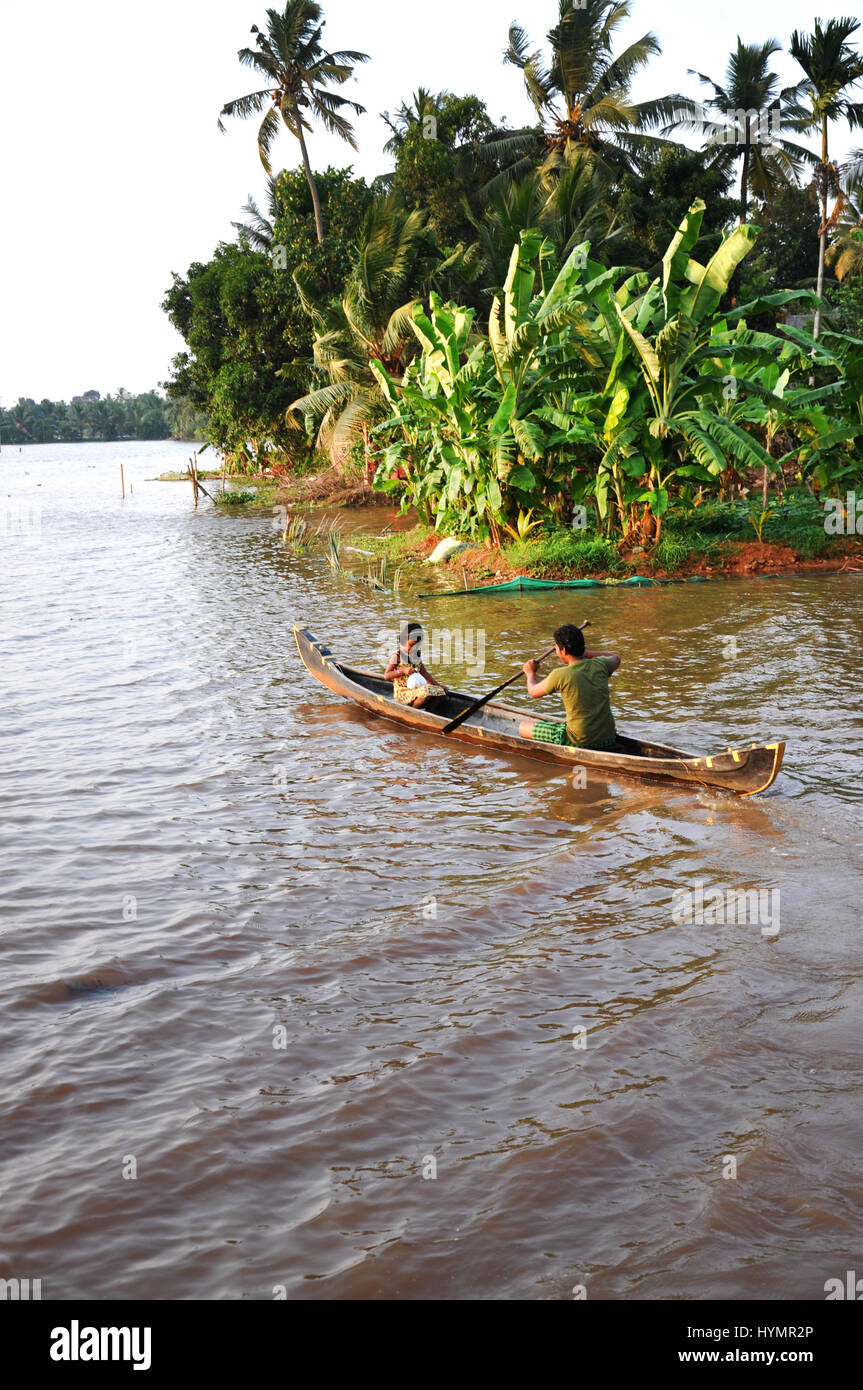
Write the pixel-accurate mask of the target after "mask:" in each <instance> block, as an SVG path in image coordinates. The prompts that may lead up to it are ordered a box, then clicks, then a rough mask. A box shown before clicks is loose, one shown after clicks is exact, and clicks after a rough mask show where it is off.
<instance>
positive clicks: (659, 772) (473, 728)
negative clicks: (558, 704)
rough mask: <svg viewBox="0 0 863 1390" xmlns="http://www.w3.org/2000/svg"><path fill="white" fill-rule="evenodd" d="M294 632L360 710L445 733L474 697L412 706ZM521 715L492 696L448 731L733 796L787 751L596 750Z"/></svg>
mask: <svg viewBox="0 0 863 1390" xmlns="http://www.w3.org/2000/svg"><path fill="white" fill-rule="evenodd" d="M294 636H295V638H296V641H297V648H298V650H299V653H300V657H301V659H302V661H303V664H304V666H305V667H306V669H307V670H308V671H310V672H311V674H312V675H313V676H314V677H315V679H316V680H319V681H320V682H321V684H322V685H325V686H327V688H328V689H329V690H332V691H334V693H335V694H336V695H342V696H344V698H345V699H346V700H351V701H353V703H354V704H355V705H359V706H360V708H361V709H364V710H368V712H369V713H370V714H381V715H383V716H384V718H385V719H391V720H393V721H394V722H395V723H396V724H402V725H405V726H406V727H407V728H410V729H415V730H416V731H417V732H419V733H426V734H437V735H438V736H439V737H443V735H442V733H441V731H442V729H443V726H444V725H445V724H446V723H448V721H449V720H450V719H454V718H455V716H456V715H457V714H460V713H461V712H462V710H464V709H466V708H467V707H468V706H469V705H471V704H473V702H474V700H475V699H476V698H477V697H476V696H475V695H463V694H459V693H457V692H456V691H451V692H450V694H449V696H448V698H447V699H446V700H441V701H435V703H434V705H430V706H429V707H428V708H426V709H412V708H411V707H410V706H409V705H401V704H398V703H397V701H395V700H394V699H393V687H392V683H391V682H390V681H385V680H384V679H383V676H376V675H372V674H370V673H369V672H367V671H357V670H354V668H353V667H351V666H344V665H343V664H342V663H341V662H340V661H336V659H335V657H334V656H333V654H332V652H331V651H330V649H329V647H326V646H325V645H324V644H323V642H319V641H318V640H317V638H316V637H314V636H313V635H312V634H311V633H310V632H308V631H307V630H306V629H305V628H302V627H300V626H299V625H295V626H294ZM525 718H536V710H535V709H534V710H532V711H530V712H529V713H528V712H526V711H524V710H518V709H514V708H512V706H510V705H504V704H499V703H496V702H495V701H492V702H490V703H489V704H487V705H485V706H484V707H483V708H482V709H481V710H478V711H477V713H476V714H475V715H472V716H471V718H470V719H466V720H465V722H464V723H463V724H460V725H459V727H458V728H457V729H455V730H454V731H453V733H452V734H449V735H446V737H447V738H451V739H453V740H456V741H458V742H459V743H474V744H478V745H479V746H480V747H482V748H495V749H500V750H501V751H503V752H507V753H520V754H521V755H522V756H525V757H528V758H533V759H535V760H538V761H539V762H545V763H558V764H559V765H560V766H562V767H565V768H569V769H574V768H576V767H583V768H584V769H585V771H586V775H587V776H588V777H589V776H590V774H591V772H593V773H595V774H596V775H597V776H599V777H605V776H621V777H638V778H640V779H642V780H647V781H651V782H689V783H695V784H696V785H698V786H702V787H711V788H713V787H715V788H718V789H720V790H722V791H729V792H735V793H736V794H737V795H738V796H754V795H755V793H756V792H763V791H766V790H767V788H768V787H769V786H770V785H771V784H772V783H773V782H774V781H775V780H776V776H777V774H778V772H779V769H780V767H781V766H782V758H783V756H784V754H785V744H784V743H766V744H757V743H756V744H753V745H752V747H751V748H729V749H728V751H727V752H725V753H714V754H713V755H712V756H711V757H703V758H702V757H697V756H696V755H695V754H693V753H681V752H680V751H679V750H678V749H676V748H664V747H663V746H662V745H661V744H658V743H648V742H645V741H644V740H643V739H637V738H627V737H625V736H624V735H621V736H620V737H619V738H618V740H617V744H616V745H615V747H614V748H612V749H608V750H606V751H603V752H594V751H593V750H591V749H587V748H566V747H558V746H557V745H555V744H550V743H535V742H534V741H533V739H527V738H521V737H520V735H519V732H518V726H519V724H520V722H521V720H522V719H525Z"/></svg>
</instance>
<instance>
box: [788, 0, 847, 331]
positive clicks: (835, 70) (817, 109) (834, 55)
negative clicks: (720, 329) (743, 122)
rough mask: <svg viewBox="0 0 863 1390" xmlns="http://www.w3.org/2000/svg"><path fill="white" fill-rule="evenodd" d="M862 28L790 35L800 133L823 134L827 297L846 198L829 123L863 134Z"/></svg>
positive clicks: (836, 24) (839, 26)
mask: <svg viewBox="0 0 863 1390" xmlns="http://www.w3.org/2000/svg"><path fill="white" fill-rule="evenodd" d="M859 28H860V21H859V19H853V18H850V17H848V16H845V17H844V18H842V19H828V20H827V22H826V23H824V22H823V21H822V20H820V19H816V21H815V29H814V31H813V32H812V33H811V34H803V33H801V32H800V31H799V30H797V29H795V31H794V33H793V34H792V35H791V44H790V51H791V55H792V57H794V58H795V59H796V60H797V62H798V63H799V64H800V67H801V68H802V69H803V71H804V73H805V74H806V80H805V82H803V83H801V86H802V87H804V88H805V92H804V94H803V95H802V96H801V99H800V101H799V103H798V110H797V128H798V129H799V130H816V129H817V130H820V132H821V159H820V162H819V164H818V167H817V170H816V175H815V178H816V189H817V193H818V200H819V202H820V204H821V225H820V227H819V229H818V286H817V292H818V294H819V295H822V294H823V293H824V262H825V257H826V253H827V237H828V234H829V232H830V230H831V228H832V227H833V226H835V225H836V223H837V222H838V220H839V218H840V217H841V215H842V211H843V207H844V198H843V194H842V188H841V184H840V181H839V170H838V169H837V167H836V165H835V164H834V163H832V162H831V160H830V146H829V138H830V123H831V121H841V120H845V121H847V123H848V125H849V126H850V127H851V128H852V130H853V129H855V128H863V103H861V102H859V101H854V100H853V98H852V91H853V89H854V87H856V86H857V84H858V83H859V82H860V81H861V79H863V55H861V54H860V53H859V52H858V51H857V50H856V49H855V48H853V47H852V45H851V44H850V43H849V42H848V40H849V39H850V38H851V36H852V35H853V34H856V33H857V31H858V29H859ZM831 193H832V194H835V196H836V203H835V205H834V207H833V211H832V213H831V214H830V216H829V217H828V215H827V199H828V197H829V196H830V194H831ZM820 328H821V309H820V307H819V309H818V310H817V312H816V314H815V326H814V328H813V332H812V336H813V337H815V338H817V337H818V334H819V331H820Z"/></svg>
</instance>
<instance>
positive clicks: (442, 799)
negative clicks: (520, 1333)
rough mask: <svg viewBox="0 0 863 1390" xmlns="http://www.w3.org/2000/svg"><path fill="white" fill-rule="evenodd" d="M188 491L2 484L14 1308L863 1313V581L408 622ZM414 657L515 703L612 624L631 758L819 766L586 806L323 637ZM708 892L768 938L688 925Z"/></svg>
mask: <svg viewBox="0 0 863 1390" xmlns="http://www.w3.org/2000/svg"><path fill="white" fill-rule="evenodd" d="M188 452H189V449H188V446H183V445H161V444H143V445H83V446H71V445H70V446H58V445H53V446H46V447H40V446H32V447H29V448H25V449H24V450H23V452H22V453H20V454H19V453H18V451H17V449H16V450H14V451H13V450H12V449H10V448H9V446H8V445H6V446H4V448H3V451H2V454H0V482H2V485H3V486H2V494H3V500H4V505H5V507H6V516H7V523H6V531H5V534H4V539H3V552H4V576H3V584H2V603H3V622H2V627H0V669H2V677H3V681H2V684H3V692H4V698H3V720H2V726H0V743H2V757H0V835H2V844H0V909H2V926H0V1035H2V1044H0V1117H2V1118H0V1126H2V1128H1V1129H0V1278H7V1279H10V1278H19V1279H25V1278H29V1279H36V1278H40V1279H41V1280H42V1297H43V1298H45V1299H57V1298H93V1299H105V1298H111V1297H117V1298H124V1299H127V1298H146V1299H152V1298H177V1299H190V1298H206V1299H239V1298H247V1299H272V1298H273V1297H274V1296H278V1294H280V1293H282V1292H284V1293H285V1294H286V1296H287V1297H288V1298H289V1299H303V1298H434V1299H440V1298H448V1297H455V1298H471V1299H474V1298H477V1299H511V1298H525V1299H571V1298H572V1297H573V1296H574V1290H575V1291H576V1293H578V1292H579V1291H580V1290H585V1291H586V1294H587V1297H588V1299H650V1298H659V1299H708V1298H712V1297H721V1298H732V1299H754V1298H768V1299H779V1298H795V1299H823V1298H824V1284H825V1281H826V1280H827V1279H830V1278H836V1277H838V1278H842V1279H844V1277H845V1273H846V1271H847V1270H849V1269H858V1270H863V1243H861V1215H863V1171H861V1160H860V1151H861V1142H860V1130H861V1125H860V1114H861V1099H863V1081H861V1070H860V1047H859V1038H860V1018H861V1004H863V984H861V979H863V970H861V959H863V946H861V925H860V910H859V902H860V891H861V874H860V864H861V852H863V798H862V797H861V777H863V728H861V712H863V699H861V691H860V682H859V676H858V662H859V658H860V649H861V629H863V620H861V599H863V576H861V575H856V576H855V575H846V576H833V577H827V578H822V577H817V578H809V577H800V578H797V577H792V578H781V579H771V580H752V581H748V580H739V581H728V582H718V583H712V584H703V585H684V586H675V587H669V588H655V589H649V590H635V591H624V590H618V591H609V590H597V591H588V592H585V593H583V594H575V595H570V594H563V593H549V594H541V595H536V596H527V595H525V596H524V597H517V596H507V597H500V598H492V597H489V598H484V599H483V598H479V599H477V598H462V599H457V598H444V599H440V600H437V601H434V602H426V601H418V600H413V601H408V600H405V599H403V598H401V597H400V596H397V597H395V598H394V597H392V596H390V595H387V594H380V593H373V592H371V591H369V590H368V589H366V588H365V587H364V586H362V585H361V584H359V583H356V582H351V581H349V580H346V579H340V578H338V577H335V576H333V575H331V574H330V572H329V570H328V569H327V568H326V567H325V566H324V565H323V564H322V563H321V562H320V561H319V560H318V559H316V558H315V557H314V556H313V555H311V554H309V555H307V556H305V557H301V558H296V557H294V556H291V554H290V553H289V552H287V551H286V550H285V548H284V546H283V545H282V543H281V539H280V534H279V530H278V529H277V528H276V525H275V524H274V520H275V519H274V518H272V517H271V516H268V515H260V514H259V515H257V516H254V515H248V514H237V515H222V514H220V513H217V512H216V510H215V509H214V508H213V507H212V506H211V505H210V504H209V503H208V502H202V505H201V506H200V507H199V509H198V511H197V513H194V512H193V511H192V507H191V495H190V488H189V487H188V486H186V485H181V484H167V483H162V484H160V483H156V482H149V481H147V480H148V479H151V478H153V477H154V475H155V474H157V473H160V472H162V471H164V470H165V469H167V468H171V467H173V468H182V467H184V465H185V459H186V457H187V455H188ZM121 460H122V461H123V462H124V464H125V473H126V486H127V497H126V500H125V501H122V500H121V498H120V489H119V462H120V461H121ZM202 462H203V461H202ZM130 483H131V484H132V488H133V491H132V492H131V494H130V493H129V484H130ZM383 519H384V514H383V513H382V514H379V515H377V516H375V517H374V518H369V517H365V516H362V517H361V516H356V517H353V518H351V517H347V518H346V519H345V524H346V525H348V526H350V527H354V528H361V527H368V526H369V525H371V524H374V525H375V526H378V525H380V524H381V522H382V520H383ZM414 616H415V617H418V618H420V619H422V620H423V621H424V622H425V623H426V625H427V628H428V629H435V628H444V627H446V628H449V629H451V630H464V629H469V630H470V632H471V634H472V636H471V641H473V642H474V644H476V642H477V641H478V640H479V637H478V634H481V635H482V638H483V640H484V642H485V664H484V669H483V670H482V671H480V670H478V669H477V664H476V662H474V663H473V665H472V669H471V671H470V672H468V671H467V670H466V665H467V664H468V663H467V661H466V660H465V661H463V662H462V664H461V665H460V666H459V665H450V666H447V667H446V668H445V669H444V668H442V667H441V668H438V670H439V674H441V676H442V678H443V679H445V680H446V681H447V683H448V684H450V685H452V686H455V687H458V688H464V689H469V690H472V691H475V692H477V693H478V694H479V693H481V692H482V691H484V690H486V689H489V688H491V686H493V685H495V684H497V683H498V682H499V681H500V680H502V679H504V678H505V676H506V675H507V674H509V673H510V672H511V671H512V670H513V669H516V668H517V667H518V666H519V665H520V664H521V662H522V660H523V659H524V658H525V657H526V656H528V655H534V654H537V653H539V652H540V651H542V650H544V649H545V648H547V647H548V646H549V645H550V640H549V634H550V631H551V630H552V629H553V628H554V627H555V626H556V625H557V624H558V623H560V622H561V621H567V620H575V621H580V620H581V619H583V618H585V617H589V618H590V619H591V621H592V624H593V630H592V633H591V641H592V643H593V644H594V645H601V646H602V647H603V648H610V649H612V650H616V651H618V652H619V653H620V654H621V656H622V658H623V666H622V669H621V671H620V674H619V676H618V677H616V678H615V681H614V687H615V707H616V711H617V715H618V722H619V725H620V727H621V728H622V729H623V730H624V731H626V732H632V733H641V734H643V735H645V736H652V737H654V738H656V739H659V740H661V741H663V742H669V743H672V744H674V745H675V746H677V747H679V748H682V749H686V750H691V751H698V752H710V751H719V750H722V749H724V748H726V747H727V746H728V745H729V744H735V743H738V742H739V743H749V742H752V741H754V740H756V739H759V740H761V739H763V740H770V739H774V738H782V739H785V740H786V741H787V743H788V751H787V754H786V765H785V769H784V771H783V773H782V775H781V777H780V779H779V781H778V782H777V783H776V785H775V786H774V787H773V788H772V789H771V791H770V792H769V793H768V794H767V795H765V796H762V797H759V798H754V799H752V800H738V799H736V798H732V797H730V796H727V795H721V794H713V793H710V792H708V791H705V790H702V789H699V788H697V787H686V786H682V787H672V788H669V787H657V786H652V785H649V784H640V783H637V782H626V781H624V780H616V779H608V780H604V779H598V778H591V780H589V782H588V784H587V786H586V787H584V788H579V787H576V786H573V785H572V784H571V782H570V781H568V780H567V777H566V776H565V775H564V774H563V773H562V772H560V771H559V770H556V769H555V768H553V767H549V766H544V765H542V764H536V763H531V762H529V761H527V760H524V759H520V758H517V757H514V756H507V755H504V754H494V753H491V752H486V751H484V750H479V749H473V748H470V747H457V746H452V745H451V744H449V743H446V742H444V741H442V740H438V739H428V738H424V737H422V736H420V735H417V734H406V733H401V732H399V731H398V730H397V729H396V728H395V727H394V726H392V725H388V724H387V723H386V722H385V721H382V720H375V719H373V718H371V717H369V716H366V715H365V714H362V713H360V712H358V711H357V710H355V709H352V708H351V707H349V706H348V705H347V704H346V703H344V702H343V701H340V700H339V699H338V698H337V697H336V696H334V695H332V694H331V693H330V692H329V691H327V690H326V689H324V687H322V686H320V685H318V684H317V683H316V682H315V681H314V680H313V679H312V678H311V677H310V676H309V675H308V674H307V673H306V672H305V671H304V669H303V668H302V667H301V665H300V663H299V661H298V658H297V653H296V649H295V646H294V643H293V639H292V633H291V624H292V623H293V622H294V621H301V622H302V623H303V624H304V625H306V626H307V627H309V628H311V630H312V631H313V632H314V633H315V634H316V635H317V636H319V637H322V638H324V639H326V640H327V641H328V643H329V644H330V646H331V647H332V648H333V650H334V652H335V653H336V654H337V655H338V656H340V657H342V658H344V659H346V660H348V661H350V662H352V663H353V664H356V665H361V666H366V667H369V668H376V667H377V665H378V657H379V648H380V647H381V645H382V644H383V645H384V646H385V645H386V638H385V636H384V634H385V633H386V632H387V630H390V629H393V628H395V627H396V626H397V625H398V621H399V620H400V619H401V618H403V617H414ZM463 655H465V657H466V656H467V654H466V653H465V654H463ZM515 689H516V690H518V689H519V688H518V687H515ZM524 700H525V697H524V695H523V690H521V691H519V694H518V696H517V697H516V699H515V701H514V703H519V704H520V703H522V702H524ZM547 703H549V704H550V703H551V702H547ZM537 708H538V706H534V710H533V712H534V713H536V712H537ZM549 712H551V711H546V710H545V709H544V708H543V713H545V714H547V713H549ZM699 885H701V886H702V889H703V891H704V892H705V893H708V894H709V893H710V892H712V891H713V890H717V889H718V890H719V891H721V892H722V893H723V894H727V893H728V892H729V891H732V890H733V891H742V890H744V889H745V890H753V889H754V890H759V891H760V892H762V894H763V895H764V898H763V899H762V901H764V902H769V904H770V911H769V921H768V920H767V918H766V917H765V918H764V920H752V921H744V922H738V921H737V920H736V919H735V920H732V921H727V920H726V921H722V920H720V921H718V922H717V921H710V920H706V921H703V922H699V921H697V920H681V918H680V913H679V912H677V911H676V910H675V905H676V904H679V903H680V901H682V900H681V898H680V894H681V893H684V892H695V891H696V890H697V889H698V886H699ZM731 916H732V917H733V916H734V914H733V913H732V914H731ZM735 1174H736V1175H735Z"/></svg>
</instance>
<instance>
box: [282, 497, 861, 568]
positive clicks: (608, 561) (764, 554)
mask: <svg viewBox="0 0 863 1390" xmlns="http://www.w3.org/2000/svg"><path fill="white" fill-rule="evenodd" d="M365 499H366V502H367V504H368V505H376V506H379V505H380V502H381V498H380V496H379V494H377V493H375V492H373V491H372V490H371V489H367V490H366V491H365ZM283 500H284V502H285V505H286V506H288V507H291V506H296V505H297V503H296V499H295V497H294V498H292V499H290V500H288V499H283ZM307 505H309V504H307ZM319 505H323V506H328V507H334V499H333V497H332V494H330V495H329V496H328V498H327V501H326V502H325V503H323V504H319ZM349 505H350V506H351V507H356V506H358V505H361V503H360V502H359V501H358V499H357V498H356V497H353V498H352V501H351V502H350V504H349ZM315 509H316V510H317V508H315ZM333 520H334V525H335V526H336V527H338V515H337V514H335V515H334V517H333ZM390 528H391V529H389V530H388V531H387V534H385V535H369V536H364V537H363V541H362V543H363V545H366V546H367V547H368V549H369V550H371V551H372V552H373V553H374V554H375V556H377V557H378V558H380V559H383V560H386V561H387V562H388V563H390V564H393V565H397V566H399V567H401V569H402V572H403V576H404V577H406V575H407V574H408V573H409V571H410V569H411V567H412V566H419V565H423V567H424V570H425V572H426V573H427V572H428V570H429V568H430V567H428V565H427V562H428V560H429V559H430V557H431V555H432V554H433V552H434V550H435V549H436V547H437V546H438V545H439V543H440V541H441V540H442V539H443V537H442V536H441V535H440V534H438V533H436V532H434V531H431V530H430V529H429V528H428V527H426V526H423V525H421V524H419V522H418V518H417V517H416V515H415V514H414V513H408V514H406V515H405V516H404V517H401V516H398V517H397V518H396V517H394V518H393V520H392V522H391V524H390ZM463 544H465V546H466V548H465V549H463V550H461V551H460V552H457V553H455V554H453V555H452V557H451V558H450V559H448V560H447V561H444V562H443V563H441V564H440V565H439V566H437V568H438V570H439V572H440V573H441V574H446V573H447V572H451V573H453V574H454V575H458V576H459V578H460V579H461V581H462V582H463V583H464V584H465V587H468V585H470V586H475V585H478V584H483V583H491V582H498V583H499V582H506V581H507V580H509V579H514V578H516V577H517V576H518V575H526V576H528V577H530V578H532V579H588V578H590V579H612V580H614V579H617V580H619V579H625V578H627V577H628V576H630V575H634V574H640V575H644V576H646V577H647V578H651V579H657V580H662V579H685V578H705V579H710V578H720V577H723V576H724V577H728V578H732V577H743V576H746V575H759V574H772V575H779V574H818V573H831V572H835V571H840V570H857V569H863V537H860V536H856V535H850V536H833V535H830V534H828V532H827V530H826V528H825V513H824V510H823V509H822V507H821V506H820V505H819V504H818V502H817V501H816V500H815V499H814V498H812V497H811V496H810V495H809V494H808V493H803V494H797V495H786V497H785V498H784V499H773V500H772V501H771V503H770V505H768V507H767V508H761V506H760V504H759V507H758V509H757V510H756V509H755V508H753V507H752V506H751V505H750V504H748V503H747V502H739V501H738V502H730V503H715V502H714V503H708V504H705V505H704V506H702V507H699V508H694V509H693V510H692V511H691V512H689V513H686V514H683V513H669V514H668V516H667V517H666V519H665V524H664V526H663V528H662V532H661V535H660V538H659V540H658V542H657V543H656V544H654V545H652V546H644V545H626V544H624V543H622V542H620V540H619V539H616V538H614V537H606V536H602V535H599V534H597V533H596V532H591V531H588V530H575V529H573V530H568V529H564V528H557V529H548V530H543V531H537V532H536V533H534V534H533V535H532V536H528V537H526V538H525V539H522V540H515V539H513V540H512V541H510V542H508V543H507V544H504V545H501V546H493V545H476V544H471V543H470V542H463Z"/></svg>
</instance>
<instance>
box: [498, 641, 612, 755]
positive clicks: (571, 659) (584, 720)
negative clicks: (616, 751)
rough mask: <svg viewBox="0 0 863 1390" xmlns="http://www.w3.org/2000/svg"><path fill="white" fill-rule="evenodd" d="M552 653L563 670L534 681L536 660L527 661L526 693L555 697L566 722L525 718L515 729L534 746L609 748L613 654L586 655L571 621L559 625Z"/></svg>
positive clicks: (560, 669) (534, 695)
mask: <svg viewBox="0 0 863 1390" xmlns="http://www.w3.org/2000/svg"><path fill="white" fill-rule="evenodd" d="M554 649H555V651H556V652H557V655H558V657H559V659H560V660H561V661H562V662H563V665H562V666H557V667H555V669H554V670H553V671H552V672H551V674H550V675H549V676H546V678H545V680H544V681H538V680H537V679H536V668H537V665H538V662H536V661H526V662H525V663H524V666H523V667H522V670H523V671H524V674H525V675H526V676H527V693H528V695H530V696H531V697H532V698H533V699H534V700H538V699H541V698H542V696H543V695H553V694H559V695H560V698H561V700H562V701H563V707H564V709H565V710H566V723H565V724H558V723H554V722H552V721H551V720H546V719H525V720H523V721H522V723H521V724H520V725H519V730H518V731H519V733H520V734H521V736H522V738H532V739H535V740H536V741H537V742H538V743H556V744H565V745H568V746H570V747H573V748H594V749H597V750H602V749H604V748H612V747H613V746H614V744H615V743H616V741H617V729H616V728H615V724H614V715H613V714H612V712H611V700H610V697H609V689H608V682H609V680H610V678H611V677H612V676H613V675H614V673H615V671H616V670H617V668H618V667H619V665H620V657H619V656H616V655H615V654H614V652H588V651H585V649H584V634H583V632H582V631H581V629H580V628H578V627H576V626H575V624H574V623H564V624H563V626H562V627H559V628H557V630H556V632H555V634H554Z"/></svg>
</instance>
